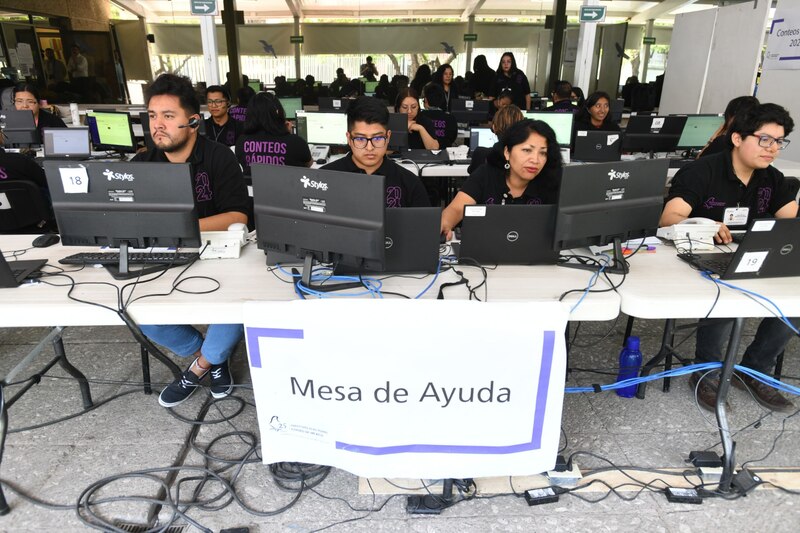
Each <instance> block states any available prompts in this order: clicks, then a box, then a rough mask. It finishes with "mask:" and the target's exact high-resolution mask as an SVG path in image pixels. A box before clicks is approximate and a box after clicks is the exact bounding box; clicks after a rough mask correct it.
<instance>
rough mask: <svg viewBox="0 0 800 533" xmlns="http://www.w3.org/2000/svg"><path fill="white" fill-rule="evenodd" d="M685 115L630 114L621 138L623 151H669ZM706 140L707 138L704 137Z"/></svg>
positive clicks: (680, 128) (676, 139) (681, 126)
mask: <svg viewBox="0 0 800 533" xmlns="http://www.w3.org/2000/svg"><path fill="white" fill-rule="evenodd" d="M684 124H686V116H680V117H678V116H669V117H664V116H657V115H631V117H630V118H629V119H628V125H627V126H626V127H625V136H624V137H623V138H622V151H623V152H649V153H650V156H651V158H652V156H653V154H654V153H655V152H671V151H673V150H674V149H675V148H677V146H678V140H679V139H680V138H681V133H682V132H683V126H684ZM706 140H708V139H706Z"/></svg>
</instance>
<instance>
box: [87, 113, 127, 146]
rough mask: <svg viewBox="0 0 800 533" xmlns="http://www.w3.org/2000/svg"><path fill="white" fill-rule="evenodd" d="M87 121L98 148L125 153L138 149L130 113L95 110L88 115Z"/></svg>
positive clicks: (93, 142)
mask: <svg viewBox="0 0 800 533" xmlns="http://www.w3.org/2000/svg"><path fill="white" fill-rule="evenodd" d="M86 123H87V125H88V126H89V134H90V135H91V137H92V144H94V147H95V149H96V150H108V151H113V152H123V153H133V152H135V151H136V138H135V137H134V136H133V127H132V126H131V116H130V114H129V113H127V112H119V111H93V112H92V113H91V114H87V115H86Z"/></svg>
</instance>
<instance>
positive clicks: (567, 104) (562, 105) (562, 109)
mask: <svg viewBox="0 0 800 533" xmlns="http://www.w3.org/2000/svg"><path fill="white" fill-rule="evenodd" d="M545 111H546V112H548V113H576V112H577V111H578V106H576V105H575V104H573V103H572V100H560V101H558V102H556V103H555V104H553V105H551V106H550V107H548V108H546V109H545Z"/></svg>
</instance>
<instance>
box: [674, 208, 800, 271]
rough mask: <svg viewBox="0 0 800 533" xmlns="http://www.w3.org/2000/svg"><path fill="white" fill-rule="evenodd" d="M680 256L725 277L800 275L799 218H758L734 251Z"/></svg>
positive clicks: (692, 263) (679, 255)
mask: <svg viewBox="0 0 800 533" xmlns="http://www.w3.org/2000/svg"><path fill="white" fill-rule="evenodd" d="M678 257H680V258H681V259H683V260H684V261H686V262H688V263H689V264H691V265H693V266H695V267H696V268H698V269H700V270H704V271H709V272H711V273H712V274H716V275H717V276H719V277H720V279H725V280H729V279H758V278H783V277H788V276H800V218H781V219H773V218H766V219H765V218H762V219H755V220H752V221H751V222H750V226H749V227H748V229H747V233H745V235H744V238H742V242H741V244H739V247H738V248H737V249H736V251H735V252H729V253H707V254H689V253H684V254H678Z"/></svg>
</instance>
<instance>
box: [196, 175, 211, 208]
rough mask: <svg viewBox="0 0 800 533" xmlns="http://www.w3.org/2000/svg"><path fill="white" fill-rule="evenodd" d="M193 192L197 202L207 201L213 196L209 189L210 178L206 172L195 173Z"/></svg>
mask: <svg viewBox="0 0 800 533" xmlns="http://www.w3.org/2000/svg"><path fill="white" fill-rule="evenodd" d="M194 194H195V197H196V198H197V201H198V202H208V201H209V200H211V199H212V198H213V197H214V192H213V191H212V190H211V180H210V179H208V174H206V173H205V172H198V173H197V174H196V175H195V177H194Z"/></svg>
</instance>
